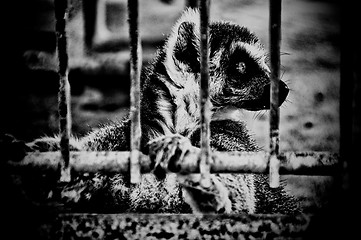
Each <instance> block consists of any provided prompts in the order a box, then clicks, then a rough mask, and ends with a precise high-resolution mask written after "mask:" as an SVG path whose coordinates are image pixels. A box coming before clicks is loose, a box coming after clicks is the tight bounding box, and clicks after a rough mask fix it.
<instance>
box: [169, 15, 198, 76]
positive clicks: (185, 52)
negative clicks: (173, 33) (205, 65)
mask: <svg viewBox="0 0 361 240" xmlns="http://www.w3.org/2000/svg"><path fill="white" fill-rule="evenodd" d="M198 31H199V30H198V29H197V28H196V24H195V23H193V22H182V23H181V24H180V25H179V27H178V31H177V37H176V41H175V44H174V49H173V54H174V61H178V62H175V64H176V65H178V67H180V68H183V69H182V70H185V71H188V72H189V71H191V72H199V69H200V63H199V36H198Z"/></svg>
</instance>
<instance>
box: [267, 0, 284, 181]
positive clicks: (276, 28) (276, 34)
mask: <svg viewBox="0 0 361 240" xmlns="http://www.w3.org/2000/svg"><path fill="white" fill-rule="evenodd" d="M269 31H270V61H271V94H270V96H271V99H270V160H269V166H270V167H269V170H270V171H269V179H270V187H272V188H276V187H278V186H279V172H278V168H279V160H278V157H277V156H278V154H279V121H280V117H279V116H280V113H279V104H278V103H279V99H278V92H279V77H280V49H281V0H270V23H269Z"/></svg>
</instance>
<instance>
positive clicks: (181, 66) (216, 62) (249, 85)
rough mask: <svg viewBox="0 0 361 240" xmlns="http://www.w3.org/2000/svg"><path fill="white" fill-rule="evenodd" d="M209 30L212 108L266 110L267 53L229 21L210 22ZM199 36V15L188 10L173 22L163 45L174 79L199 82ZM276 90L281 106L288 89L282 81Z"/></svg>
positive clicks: (268, 104)
mask: <svg viewBox="0 0 361 240" xmlns="http://www.w3.org/2000/svg"><path fill="white" fill-rule="evenodd" d="M209 27H210V28H209V46H210V49H209V54H210V55H209V59H210V64H209V74H210V98H211V101H212V104H213V106H214V107H216V108H219V107H228V106H232V107H237V108H241V109H247V110H252V111H257V110H262V109H269V107H270V100H269V99H270V70H269V68H268V66H267V54H266V52H265V50H264V48H263V46H262V45H261V43H260V41H259V39H258V38H257V36H255V35H254V34H253V33H251V32H250V31H249V30H248V29H247V28H245V27H241V26H239V25H236V24H232V23H229V22H214V23H211V24H210V26H209ZM199 36H200V33H199V14H198V12H196V11H193V10H190V11H188V12H186V13H185V14H184V15H183V16H182V17H181V19H180V20H179V21H178V22H177V24H176V25H175V27H174V29H173V33H172V35H171V37H170V38H169V40H168V43H167V44H168V52H167V59H168V64H169V63H171V64H173V65H172V66H173V68H174V69H175V71H173V72H172V73H171V74H173V75H174V76H176V77H174V78H176V79H182V80H184V82H199V77H200V63H199V60H200V57H199V48H200V47H199V46H200V37H199ZM169 72H170V71H169ZM171 74H170V75H171ZM177 84H179V83H177ZM279 90H280V91H279V105H281V104H282V103H283V101H284V100H285V99H286V97H287V95H288V91H289V90H288V87H287V85H286V84H285V83H284V82H282V81H280V89H279Z"/></svg>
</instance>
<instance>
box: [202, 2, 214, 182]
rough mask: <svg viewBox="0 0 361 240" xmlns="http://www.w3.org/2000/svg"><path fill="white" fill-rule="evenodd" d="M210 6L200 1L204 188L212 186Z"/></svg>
mask: <svg viewBox="0 0 361 240" xmlns="http://www.w3.org/2000/svg"><path fill="white" fill-rule="evenodd" d="M209 6H210V0H201V1H200V34H201V39H200V40H201V41H200V60H201V64H200V67H201V69H200V71H201V84H200V107H201V112H200V121H201V155H200V171H201V174H202V175H203V177H202V179H204V180H205V181H203V184H204V186H207V185H209V184H210V182H209V181H208V180H209V172H210V156H211V148H210V137H211V134H210V119H211V109H210V100H209V67H208V63H209V47H208V38H209V28H208V25H209Z"/></svg>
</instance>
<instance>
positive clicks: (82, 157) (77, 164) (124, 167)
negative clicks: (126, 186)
mask: <svg viewBox="0 0 361 240" xmlns="http://www.w3.org/2000/svg"><path fill="white" fill-rule="evenodd" d="M199 152H200V150H199V149H193V150H192V151H191V152H189V154H187V157H186V158H185V159H184V160H182V162H181V163H180V164H179V165H178V166H175V167H173V169H177V170H178V171H181V172H182V173H199V172H200V166H199V165H198V163H197V159H198V157H199ZM129 156H130V152H70V157H71V158H70V164H69V165H70V168H71V169H72V171H74V172H83V173H87V172H104V173H128V172H129V160H128V159H129ZM268 160H269V153H267V152H263V151H262V152H213V154H212V162H211V164H210V172H211V173H267V172H268V170H269V169H268ZM61 161H62V158H61V154H60V153H59V152H42V153H41V152H32V153H29V154H28V155H26V156H25V158H24V159H23V160H22V161H20V162H19V161H8V162H7V166H8V167H9V170H10V169H12V170H15V171H16V170H35V169H37V170H40V171H57V170H58V169H59V163H60V162H61ZM338 161H339V156H338V154H336V153H330V152H285V153H282V154H280V171H279V172H280V174H295V175H321V176H328V175H335V174H336V173H339V171H340V167H339V165H338ZM139 165H140V171H141V172H142V173H149V172H151V171H152V170H153V169H152V167H153V166H154V162H151V160H150V159H149V158H148V156H147V155H144V154H140V155H139Z"/></svg>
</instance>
